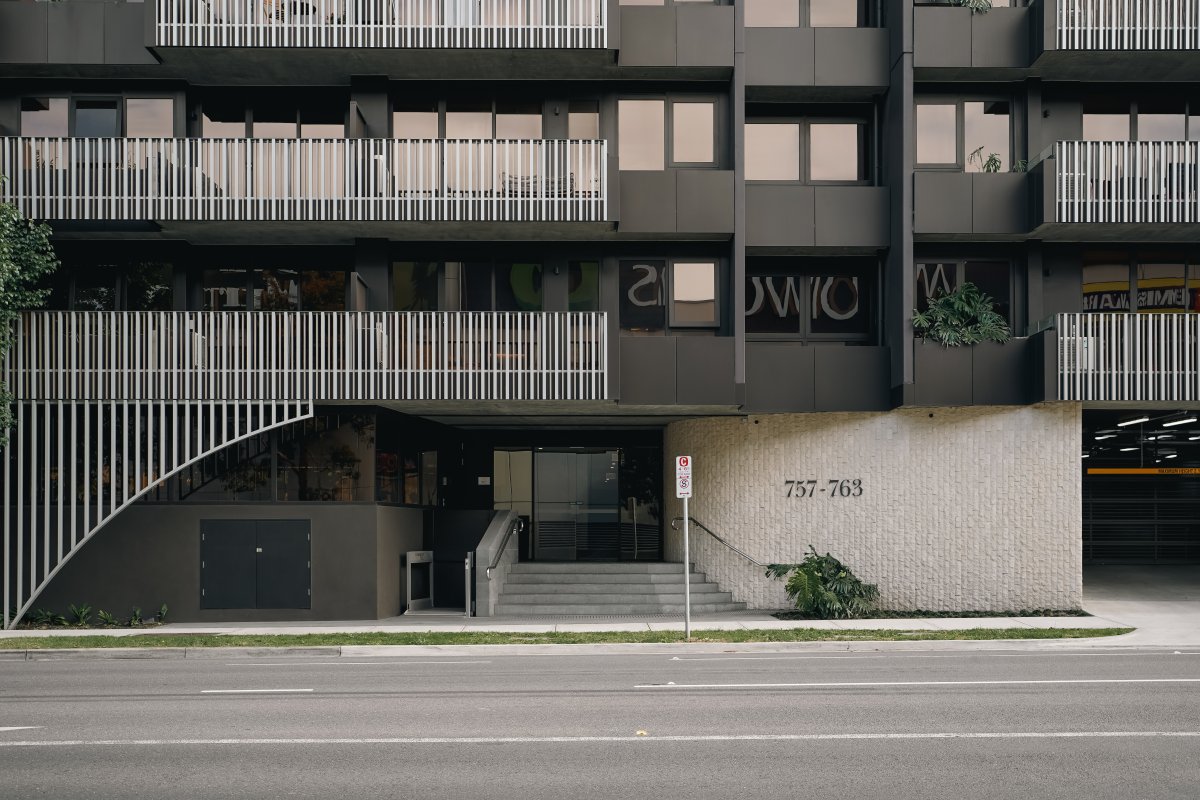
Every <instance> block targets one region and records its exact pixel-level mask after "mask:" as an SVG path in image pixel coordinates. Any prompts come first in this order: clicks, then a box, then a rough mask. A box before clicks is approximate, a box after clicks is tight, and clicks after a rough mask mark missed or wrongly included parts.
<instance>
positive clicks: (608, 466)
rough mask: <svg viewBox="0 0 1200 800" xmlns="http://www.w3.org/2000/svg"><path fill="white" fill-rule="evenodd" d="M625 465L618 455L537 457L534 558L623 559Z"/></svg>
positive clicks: (572, 452) (545, 453) (568, 453)
mask: <svg viewBox="0 0 1200 800" xmlns="http://www.w3.org/2000/svg"><path fill="white" fill-rule="evenodd" d="M620 460H621V459H620V451H618V450H570V451H544V450H539V451H537V452H535V453H534V462H533V475H534V493H533V502H534V558H536V559H537V560H539V561H616V560H618V559H619V558H620V557H621V530H620V523H621V520H620V513H621V509H620V492H619V487H618V481H617V475H618V472H619V467H620Z"/></svg>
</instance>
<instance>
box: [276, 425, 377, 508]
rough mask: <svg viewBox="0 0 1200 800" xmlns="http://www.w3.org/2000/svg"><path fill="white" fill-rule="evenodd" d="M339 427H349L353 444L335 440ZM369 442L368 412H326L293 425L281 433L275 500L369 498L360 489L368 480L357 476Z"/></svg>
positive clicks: (371, 431) (372, 442)
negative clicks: (346, 413) (276, 495)
mask: <svg viewBox="0 0 1200 800" xmlns="http://www.w3.org/2000/svg"><path fill="white" fill-rule="evenodd" d="M342 428H348V429H349V431H350V432H351V433H352V435H353V437H354V440H353V442H345V441H337V440H336V438H335V437H336V436H337V434H338V431H339V430H340V429H342ZM353 444H356V445H357V446H356V447H355V446H352V445H353ZM374 446H375V416H374V415H373V414H350V415H341V414H326V415H322V416H319V417H317V418H316V419H313V420H308V421H306V422H304V423H301V424H299V425H296V426H293V427H292V428H291V429H289V430H287V431H285V433H284V434H283V435H282V436H281V437H280V444H279V448H278V469H279V486H278V492H279V496H278V498H277V499H279V500H325V501H331V500H332V501H349V500H370V499H371V497H369V496H368V493H367V492H366V491H365V490H364V489H363V485H364V484H365V483H368V482H366V481H363V480H362V464H363V462H364V461H366V460H367V458H369V457H371V450H372V449H373V448H374ZM367 463H371V462H370V461H367ZM293 487H294V488H295V494H296V496H295V497H292V496H291V493H292V492H291V490H292V488H293ZM371 488H372V489H373V486H372V487H371Z"/></svg>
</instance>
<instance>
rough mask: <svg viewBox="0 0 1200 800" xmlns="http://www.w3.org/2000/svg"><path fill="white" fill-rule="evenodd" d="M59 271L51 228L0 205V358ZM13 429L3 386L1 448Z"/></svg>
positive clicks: (0, 397)
mask: <svg viewBox="0 0 1200 800" xmlns="http://www.w3.org/2000/svg"><path fill="white" fill-rule="evenodd" d="M0 180H3V178H0ZM57 268H58V259H57V258H56V257H55V255H54V248H53V247H51V246H50V226H48V225H44V224H39V223H35V222H33V221H31V220H27V219H25V218H24V217H23V216H21V212H20V211H18V210H17V207H16V206H14V205H12V204H10V203H0V355H3V354H6V353H7V352H8V349H9V347H10V346H11V345H12V339H13V331H14V328H15V326H16V322H17V317H18V315H19V314H20V312H22V311H25V310H28V309H31V308H39V307H41V306H42V305H43V304H44V303H45V302H46V298H47V297H48V296H49V294H50V290H49V289H44V288H39V284H40V283H41V281H42V279H43V278H44V277H45V276H46V275H49V274H50V273H51V272H53V271H54V270H55V269H57ZM11 426H12V397H11V396H10V395H9V393H8V387H6V386H4V385H3V384H2V383H0V446H3V445H5V444H7V443H8V430H9V428H10V427H11Z"/></svg>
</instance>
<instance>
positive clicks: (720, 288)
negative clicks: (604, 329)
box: [600, 252, 732, 337]
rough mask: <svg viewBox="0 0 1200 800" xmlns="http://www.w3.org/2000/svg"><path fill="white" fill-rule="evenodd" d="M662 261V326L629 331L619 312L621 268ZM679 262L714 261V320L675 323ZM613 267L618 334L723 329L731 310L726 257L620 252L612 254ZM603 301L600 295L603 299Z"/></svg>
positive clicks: (717, 332) (622, 302)
mask: <svg viewBox="0 0 1200 800" xmlns="http://www.w3.org/2000/svg"><path fill="white" fill-rule="evenodd" d="M660 263H661V264H662V265H663V273H662V275H661V278H662V284H663V288H662V291H663V326H662V329H661V330H657V331H649V330H647V331H641V330H639V331H632V330H631V329H627V328H625V327H624V321H623V320H622V318H621V311H622V309H623V308H624V305H625V294H624V293H622V291H621V267H622V265H624V264H635V265H636V264H646V265H651V264H660ZM677 263H682V264H713V265H715V267H716V268H715V270H714V278H715V280H716V284H717V285H716V293H715V298H716V304H717V319H716V322H715V323H711V322H702V323H688V322H681V323H679V324H676V323H675V322H674V299H675V296H674V293H675V287H674V283H673V280H672V279H673V276H674V274H675V265H676V264H677ZM603 264H604V260H601V269H602V270H603V269H604V266H603ZM614 266H615V268H616V282H615V285H616V291H617V294H616V306H615V308H616V318H617V331H618V335H619V336H630V337H642V336H674V335H677V334H678V335H689V334H706V333H711V334H712V335H714V336H722V335H723V334H722V331H725V330H726V328H725V324H726V322H727V321H728V320H729V319H730V316H729V314H730V311H729V309H728V308H727V306H728V303H729V302H730V301H731V300H732V296H731V295H730V294H729V280H730V275H731V274H732V273H731V270H730V266H729V262H728V259H727V258H726V257H724V256H719V255H709V254H697V255H663V254H661V253H645V252H643V253H634V254H632V255H624V254H622V255H619V256H616V257H615V264H614ZM600 286H601V293H602V294H603V292H604V278H603V275H602V276H601V279H600ZM602 300H603V298H602ZM605 307H606V306H605V304H604V302H602V303H601V310H603V309H604V308H605Z"/></svg>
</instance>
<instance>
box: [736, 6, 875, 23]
mask: <svg viewBox="0 0 1200 800" xmlns="http://www.w3.org/2000/svg"><path fill="white" fill-rule="evenodd" d="M795 2H796V6H797V21H798V22H799V24H798V25H749V24H747V25H746V27H747V28H750V29H759V30H767V29H771V28H786V29H789V30H794V29H796V28H804V29H807V30H821V29H833V30H850V29H851V28H850V27H848V26H828V25H821V26H814V25H813V24H812V0H795ZM842 2H854V3H855V4H856V5H857V7H858V24H857V25H855V26H854V27H855V28H873V27H877V26H876V25H873V24H871V23H872V16H873V15H872V8H871V3H868V2H867V0H842ZM747 11H749V8H747Z"/></svg>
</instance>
